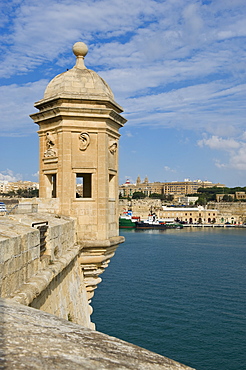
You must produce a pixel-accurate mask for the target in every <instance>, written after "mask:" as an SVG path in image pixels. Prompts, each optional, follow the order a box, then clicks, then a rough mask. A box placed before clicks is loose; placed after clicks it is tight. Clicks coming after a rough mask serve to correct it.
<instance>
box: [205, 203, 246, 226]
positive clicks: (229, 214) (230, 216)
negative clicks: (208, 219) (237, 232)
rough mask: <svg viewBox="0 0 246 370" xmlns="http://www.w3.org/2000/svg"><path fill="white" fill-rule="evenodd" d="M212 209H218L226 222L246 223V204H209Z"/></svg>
mask: <svg viewBox="0 0 246 370" xmlns="http://www.w3.org/2000/svg"><path fill="white" fill-rule="evenodd" d="M209 207H210V208H216V209H218V211H219V215H220V217H221V218H223V219H224V220H225V221H228V222H232V221H234V222H236V223H244V222H246V202H219V203H216V202H214V203H212V202H210V203H209Z"/></svg>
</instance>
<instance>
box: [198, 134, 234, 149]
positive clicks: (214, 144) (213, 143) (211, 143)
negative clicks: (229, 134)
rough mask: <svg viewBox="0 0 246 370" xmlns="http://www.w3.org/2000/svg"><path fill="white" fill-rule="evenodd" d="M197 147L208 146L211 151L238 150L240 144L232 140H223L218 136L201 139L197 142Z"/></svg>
mask: <svg viewBox="0 0 246 370" xmlns="http://www.w3.org/2000/svg"><path fill="white" fill-rule="evenodd" d="M198 145H199V146H200V147H202V146H208V147H209V148H211V149H217V150H234V149H238V148H240V146H241V144H240V143H239V142H237V141H236V140H234V139H223V138H221V137H218V136H212V137H211V138H209V139H202V140H199V141H198Z"/></svg>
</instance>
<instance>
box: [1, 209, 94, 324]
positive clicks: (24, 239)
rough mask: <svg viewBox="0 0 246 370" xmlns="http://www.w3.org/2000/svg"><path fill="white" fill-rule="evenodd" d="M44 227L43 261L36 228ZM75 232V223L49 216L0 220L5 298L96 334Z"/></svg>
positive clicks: (65, 218) (2, 287) (66, 218)
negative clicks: (92, 329) (41, 225)
mask: <svg viewBox="0 0 246 370" xmlns="http://www.w3.org/2000/svg"><path fill="white" fill-rule="evenodd" d="M42 222H45V223H48V229H47V232H46V238H45V239H46V251H45V252H44V255H43V256H41V255H40V232H39V230H38V229H36V228H35V227H36V226H38V225H35V224H39V223H42ZM32 226H33V227H32ZM75 227H76V223H75V220H73V219H71V218H68V217H60V216H52V215H50V214H45V213H43V214H40V213H38V214H25V215H20V214H17V215H11V216H8V217H1V219H0V295H1V297H5V298H6V297H7V298H11V299H12V300H14V301H16V302H18V303H22V304H25V305H29V306H32V307H35V308H38V309H41V310H44V311H46V312H49V313H52V314H55V315H57V316H59V317H61V318H64V319H69V320H73V321H74V322H76V323H79V324H82V325H84V326H87V327H91V328H93V327H94V325H93V324H91V323H90V313H91V312H90V306H89V304H88V297H87V291H86V288H85V284H84V278H83V273H82V269H81V266H80V263H79V256H80V250H81V246H79V245H77V244H76V228H75Z"/></svg>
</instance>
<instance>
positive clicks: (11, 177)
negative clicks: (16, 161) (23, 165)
mask: <svg viewBox="0 0 246 370" xmlns="http://www.w3.org/2000/svg"><path fill="white" fill-rule="evenodd" d="M21 179H22V175H21V174H14V172H13V171H11V170H9V169H7V170H6V171H2V172H0V181H13V182H14V181H18V180H21Z"/></svg>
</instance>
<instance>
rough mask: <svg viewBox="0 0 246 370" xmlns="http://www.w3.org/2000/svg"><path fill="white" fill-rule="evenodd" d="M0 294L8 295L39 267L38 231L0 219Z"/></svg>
mask: <svg viewBox="0 0 246 370" xmlns="http://www.w3.org/2000/svg"><path fill="white" fill-rule="evenodd" d="M0 230H1V231H0V295H1V296H2V297H9V296H10V294H11V293H13V292H14V291H16V290H17V289H19V288H20V287H21V285H22V284H23V283H25V282H26V281H27V280H28V279H29V278H30V277H31V276H33V275H35V274H36V273H37V272H38V270H39V268H40V260H39V256H40V244H39V243H40V239H39V231H38V230H36V229H33V228H31V227H30V226H27V225H23V224H17V222H15V221H13V220H10V219H6V218H3V217H2V218H1V219H0Z"/></svg>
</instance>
